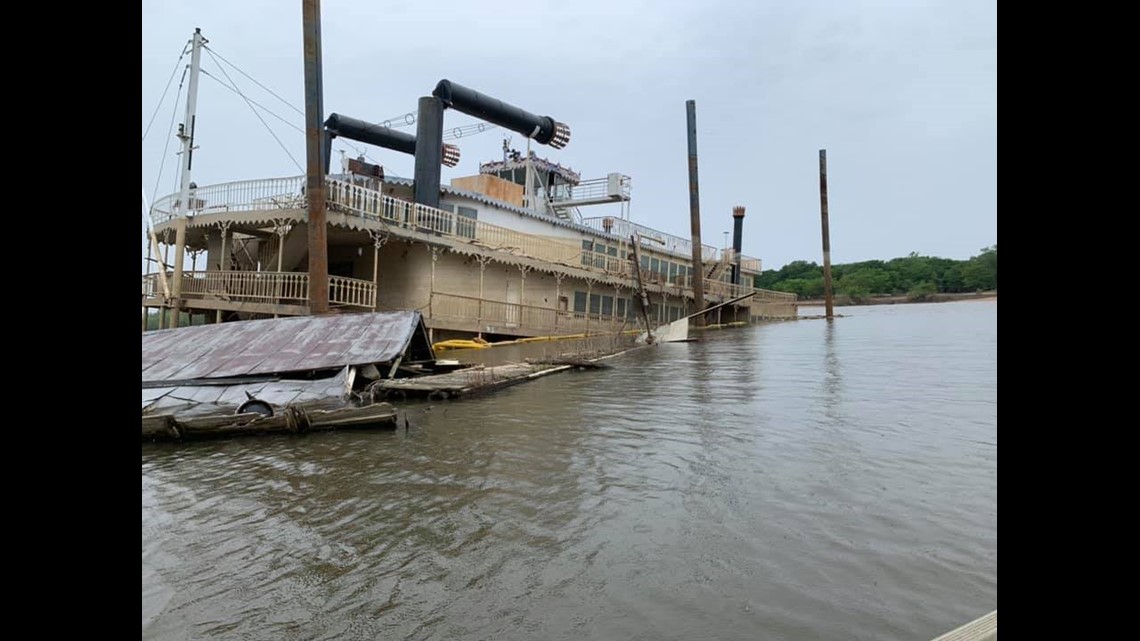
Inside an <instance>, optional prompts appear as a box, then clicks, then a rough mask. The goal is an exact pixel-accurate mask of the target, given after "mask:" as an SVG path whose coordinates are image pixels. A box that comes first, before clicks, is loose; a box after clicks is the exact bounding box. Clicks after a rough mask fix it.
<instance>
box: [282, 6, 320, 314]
mask: <svg viewBox="0 0 1140 641" xmlns="http://www.w3.org/2000/svg"><path fill="white" fill-rule="evenodd" d="M301 15H302V23H303V28H304V43H305V155H306V158H305V161H306V162H305V194H306V195H307V196H308V200H309V221H308V222H309V313H310V314H313V315H314V316H316V315H320V314H327V313H328V311H329V256H328V250H329V247H328V226H327V224H326V217H325V173H324V169H325V166H326V164H327V163H326V162H325V159H324V158H323V157H322V156H323V155H324V154H323V151H324V146H325V145H324V144H323V142H324V141H323V140H322V132H321V121H322V120H323V114H324V83H323V81H322V78H321V1H320V0H301ZM282 246H284V243H282Z"/></svg>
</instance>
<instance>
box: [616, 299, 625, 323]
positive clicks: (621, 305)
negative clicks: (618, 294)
mask: <svg viewBox="0 0 1140 641" xmlns="http://www.w3.org/2000/svg"><path fill="white" fill-rule="evenodd" d="M617 316H618V318H622V317H624V316H625V299H624V298H619V299H617Z"/></svg>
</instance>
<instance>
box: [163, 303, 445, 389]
mask: <svg viewBox="0 0 1140 641" xmlns="http://www.w3.org/2000/svg"><path fill="white" fill-rule="evenodd" d="M422 328H423V321H422V319H421V317H420V313H419V312H416V311H400V312H374V313H365V314H336V315H330V316H294V317H289V318H273V319H265V320H253V321H235V322H230V323H221V324H214V325H195V326H193V327H185V328H179V329H163V330H158V331H152V332H144V333H143V335H142V380H143V381H144V382H155V381H185V380H194V379H207V378H228V377H235V376H252V375H267V374H285V373H290V372H302V371H307V370H318V369H331V368H338V367H344V366H345V365H363V364H366V363H385V362H389V361H391V360H393V359H395V358H396V357H397V356H400V355H401V354H403V353H404V350H405V349H406V348H407V347H408V344H409V343H410V342H411V340H412V338H413V337H414V336H415V334H416V332H417V331H422ZM425 340H426V339H425Z"/></svg>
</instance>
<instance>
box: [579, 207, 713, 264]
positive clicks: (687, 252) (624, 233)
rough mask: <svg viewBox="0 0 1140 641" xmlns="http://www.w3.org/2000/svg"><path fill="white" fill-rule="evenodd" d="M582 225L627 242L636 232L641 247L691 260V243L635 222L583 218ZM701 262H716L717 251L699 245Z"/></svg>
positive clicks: (601, 217) (610, 217) (707, 246)
mask: <svg viewBox="0 0 1140 641" xmlns="http://www.w3.org/2000/svg"><path fill="white" fill-rule="evenodd" d="M582 224H583V225H585V226H586V227H589V228H590V229H593V230H595V231H600V232H602V233H605V234H612V235H614V236H620V237H621V238H623V239H625V240H628V239H629V237H630V236H632V235H633V233H634V232H635V231H636V232H637V234H638V235H639V236H640V237H641V246H642V247H645V248H646V249H652V250H654V251H658V252H665V253H669V254H675V255H677V256H682V257H684V258H689V259H690V260H691V259H692V258H693V241H692V240H691V239H688V238H681V237H680V236H674V235H673V234H666V233H665V232H663V231H657V230H656V229H653V228H652V227H646V226H645V225H638V224H637V223H635V222H631V221H628V220H622V219H621V218H614V217H613V216H595V217H593V218H583V219H582ZM701 260H717V249H716V247H713V246H712V245H704V244H702V245H701Z"/></svg>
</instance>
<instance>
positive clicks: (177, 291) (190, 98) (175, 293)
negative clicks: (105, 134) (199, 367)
mask: <svg viewBox="0 0 1140 641" xmlns="http://www.w3.org/2000/svg"><path fill="white" fill-rule="evenodd" d="M190 42H191V49H190V84H189V87H188V88H187V91H186V119H185V120H184V121H183V122H182V124H181V125H179V126H178V134H177V136H178V139H179V140H180V141H182V152H181V155H182V181H181V184H180V186H179V193H178V202H177V203H176V206H175V216H176V217H175V237H174V279H173V281H174V282H173V283H172V284H171V288H170V289H171V295H172V297H173V299H174V313H173V314H171V318H170V327H178V321H179V317H180V316H181V312H182V261H183V255H184V254H185V253H186V216H187V215H188V214H189V212H190V211H191V210H192V209H193V207H191V203H190V196H191V194H190V185H191V183H190V169H191V167H192V166H193V163H194V122H195V117H196V116H195V112H196V110H197V108H198V76H199V73H200V72H201V68H202V45H204V44H205V43H206V39H205V38H203V37H202V30H201V29H200V28H195V29H194V37H193V38H192V39H191V41H190Z"/></svg>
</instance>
